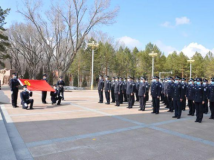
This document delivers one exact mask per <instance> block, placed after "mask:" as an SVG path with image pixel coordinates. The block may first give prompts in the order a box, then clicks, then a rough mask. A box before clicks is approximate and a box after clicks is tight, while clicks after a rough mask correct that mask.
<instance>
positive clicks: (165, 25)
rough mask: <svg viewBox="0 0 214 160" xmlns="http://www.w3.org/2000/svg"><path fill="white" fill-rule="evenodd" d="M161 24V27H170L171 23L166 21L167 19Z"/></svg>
mask: <svg viewBox="0 0 214 160" xmlns="http://www.w3.org/2000/svg"><path fill="white" fill-rule="evenodd" d="M161 26H162V27H172V25H171V24H170V22H168V21H166V22H164V23H162V24H161Z"/></svg>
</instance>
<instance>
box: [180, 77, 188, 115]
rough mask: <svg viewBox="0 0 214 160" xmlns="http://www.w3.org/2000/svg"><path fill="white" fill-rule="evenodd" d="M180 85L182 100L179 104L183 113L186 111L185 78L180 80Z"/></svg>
mask: <svg viewBox="0 0 214 160" xmlns="http://www.w3.org/2000/svg"><path fill="white" fill-rule="evenodd" d="M181 85H182V91H183V92H184V93H183V100H182V102H181V107H182V110H183V111H185V110H186V89H187V83H186V79H185V78H182V79H181Z"/></svg>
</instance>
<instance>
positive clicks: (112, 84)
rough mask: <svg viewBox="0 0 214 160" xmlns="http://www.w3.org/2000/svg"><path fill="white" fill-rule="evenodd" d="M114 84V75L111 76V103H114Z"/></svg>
mask: <svg viewBox="0 0 214 160" xmlns="http://www.w3.org/2000/svg"><path fill="white" fill-rule="evenodd" d="M114 85H115V77H112V80H111V99H112V101H111V102H112V103H115V97H114Z"/></svg>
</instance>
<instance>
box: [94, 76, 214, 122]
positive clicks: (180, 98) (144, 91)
mask: <svg viewBox="0 0 214 160" xmlns="http://www.w3.org/2000/svg"><path fill="white" fill-rule="evenodd" d="M139 80H140V81H139ZM150 90H151V91H150ZM103 91H105V97H106V104H107V105H108V104H110V95H111V99H112V101H111V103H115V106H118V107H119V106H120V104H123V102H128V107H127V108H129V109H131V108H133V105H134V103H135V101H139V107H140V109H139V111H145V108H146V102H147V101H148V100H149V91H150V94H151V97H152V107H153V112H152V113H153V114H159V110H160V101H162V102H163V103H164V104H165V105H166V108H168V109H169V110H168V112H174V116H172V118H177V119H180V118H181V115H182V111H185V110H186V106H188V107H189V113H188V115H189V116H194V115H195V112H196V120H195V122H198V123H201V122H202V119H203V114H207V113H208V111H209V109H208V102H210V103H209V104H210V112H211V116H210V118H209V119H214V78H211V79H210V82H209V83H208V80H207V79H203V80H202V78H195V79H193V78H191V79H189V81H188V82H187V80H186V79H185V78H180V77H178V76H176V77H175V78H173V77H168V78H165V79H162V80H160V79H159V77H158V76H154V77H153V79H152V81H151V84H149V83H148V81H147V79H146V78H145V77H140V79H138V78H137V79H135V81H134V79H133V77H131V76H129V77H128V78H127V79H126V78H121V77H113V78H112V80H111V81H110V80H109V77H108V76H105V80H104V79H103V76H102V75H100V76H99V82H98V93H99V102H98V103H103Z"/></svg>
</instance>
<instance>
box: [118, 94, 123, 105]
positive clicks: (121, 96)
mask: <svg viewBox="0 0 214 160" xmlns="http://www.w3.org/2000/svg"><path fill="white" fill-rule="evenodd" d="M119 99H120V100H119V102H120V104H123V93H120V95H119Z"/></svg>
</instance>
